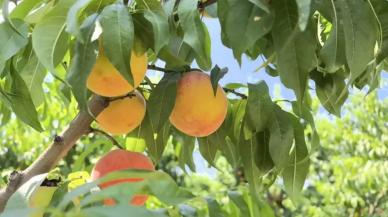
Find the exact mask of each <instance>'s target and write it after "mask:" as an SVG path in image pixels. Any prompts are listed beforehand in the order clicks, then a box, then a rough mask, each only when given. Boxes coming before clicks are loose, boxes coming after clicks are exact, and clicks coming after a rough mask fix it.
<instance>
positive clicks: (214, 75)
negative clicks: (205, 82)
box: [210, 65, 228, 96]
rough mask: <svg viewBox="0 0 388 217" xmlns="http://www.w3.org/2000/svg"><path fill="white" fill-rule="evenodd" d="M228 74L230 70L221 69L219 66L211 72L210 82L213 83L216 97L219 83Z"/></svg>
mask: <svg viewBox="0 0 388 217" xmlns="http://www.w3.org/2000/svg"><path fill="white" fill-rule="evenodd" d="M226 73H228V68H222V69H221V68H220V67H218V66H217V65H216V66H214V68H213V69H212V70H211V72H210V81H211V83H212V88H213V93H214V96H215V95H216V94H217V88H218V81H219V80H221V78H223V77H224V76H225V75H226Z"/></svg>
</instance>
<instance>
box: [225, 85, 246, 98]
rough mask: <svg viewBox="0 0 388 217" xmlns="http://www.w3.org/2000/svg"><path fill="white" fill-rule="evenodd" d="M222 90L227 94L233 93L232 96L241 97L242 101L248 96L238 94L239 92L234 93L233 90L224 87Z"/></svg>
mask: <svg viewBox="0 0 388 217" xmlns="http://www.w3.org/2000/svg"><path fill="white" fill-rule="evenodd" d="M223 89H224V91H225V92H227V93H233V94H234V95H236V96H239V97H241V98H242V99H248V96H247V95H245V94H243V93H239V92H237V91H235V90H233V89H229V88H226V87H224V88H223Z"/></svg>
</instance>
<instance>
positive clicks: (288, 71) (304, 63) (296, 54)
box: [272, 0, 317, 102]
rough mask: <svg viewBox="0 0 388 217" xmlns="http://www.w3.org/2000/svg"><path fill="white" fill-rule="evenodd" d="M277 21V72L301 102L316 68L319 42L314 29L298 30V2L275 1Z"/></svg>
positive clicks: (275, 40) (274, 28)
mask: <svg viewBox="0 0 388 217" xmlns="http://www.w3.org/2000/svg"><path fill="white" fill-rule="evenodd" d="M273 7H274V8H275V13H276V14H278V15H279V14H280V16H277V17H276V19H275V23H274V26H273V29H272V38H273V43H274V45H275V51H276V55H277V61H276V65H277V70H278V72H279V75H280V79H281V81H282V83H283V84H284V85H285V86H286V87H288V88H291V89H293V90H294V92H295V94H296V97H297V99H298V100H299V101H300V102H301V101H302V100H303V97H304V93H305V90H306V86H307V80H308V75H309V72H310V71H311V70H312V69H313V68H314V67H316V66H317V57H316V53H315V49H316V42H315V36H314V34H313V33H312V30H310V29H309V28H307V29H306V31H303V32H300V31H299V28H296V24H297V17H296V16H294V15H295V14H296V10H297V8H296V3H295V2H294V1H289V0H279V1H274V2H273Z"/></svg>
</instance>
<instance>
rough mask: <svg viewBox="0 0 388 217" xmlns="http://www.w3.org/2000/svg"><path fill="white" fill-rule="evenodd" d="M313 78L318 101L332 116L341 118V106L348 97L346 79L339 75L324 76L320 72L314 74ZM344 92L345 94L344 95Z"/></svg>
mask: <svg viewBox="0 0 388 217" xmlns="http://www.w3.org/2000/svg"><path fill="white" fill-rule="evenodd" d="M312 78H313V80H314V81H315V86H316V93H317V96H318V99H319V101H320V102H321V104H322V105H323V107H325V109H326V110H327V111H328V112H330V113H331V114H334V115H336V116H338V117H340V116H341V106H342V105H343V104H344V103H345V101H346V99H347V97H348V90H347V86H346V84H345V78H343V77H342V76H340V75H338V74H337V73H336V74H327V75H326V76H324V75H322V74H320V73H319V72H314V73H313V74H312ZM343 92H344V93H345V94H342V93H343Z"/></svg>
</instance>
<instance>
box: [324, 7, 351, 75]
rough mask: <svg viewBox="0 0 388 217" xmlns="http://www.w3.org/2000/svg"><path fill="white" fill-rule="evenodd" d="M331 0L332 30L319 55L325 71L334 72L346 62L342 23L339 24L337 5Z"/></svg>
mask: <svg viewBox="0 0 388 217" xmlns="http://www.w3.org/2000/svg"><path fill="white" fill-rule="evenodd" d="M330 1H331V5H332V11H333V13H332V14H333V17H332V26H333V28H332V30H331V31H330V34H329V37H328V39H327V40H326V42H325V44H324V45H323V47H322V49H321V51H320V57H321V59H322V61H323V63H324V64H325V71H327V72H328V73H334V72H336V71H338V70H339V69H340V68H341V67H343V66H344V65H345V63H346V54H345V36H344V33H343V25H340V22H341V17H340V15H341V14H340V13H339V9H338V7H337V6H336V5H335V4H334V1H333V0H330Z"/></svg>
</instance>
